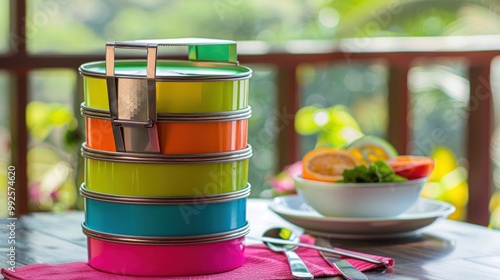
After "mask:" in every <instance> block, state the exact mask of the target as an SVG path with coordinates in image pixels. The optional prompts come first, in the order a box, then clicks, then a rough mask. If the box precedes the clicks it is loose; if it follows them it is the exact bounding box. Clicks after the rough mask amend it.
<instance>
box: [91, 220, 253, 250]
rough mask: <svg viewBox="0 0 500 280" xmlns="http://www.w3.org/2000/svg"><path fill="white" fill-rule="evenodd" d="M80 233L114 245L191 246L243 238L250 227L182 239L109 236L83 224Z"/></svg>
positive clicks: (183, 237)
mask: <svg viewBox="0 0 500 280" xmlns="http://www.w3.org/2000/svg"><path fill="white" fill-rule="evenodd" d="M82 231H83V234H85V235H86V236H87V237H89V238H93V239H97V240H101V241H108V242H115V243H125V244H134V245H192V244H203V243H213V242H222V241H227V240H233V239H236V238H240V237H243V236H245V235H247V234H248V233H249V232H250V226H249V225H248V223H247V224H246V225H245V226H243V227H241V228H239V229H236V230H232V231H227V232H222V233H217V234H209V235H198V236H182V237H161V236H158V237H144V236H129V235H118V234H109V233H104V232H99V231H95V230H91V229H89V228H88V227H86V226H85V222H82Z"/></svg>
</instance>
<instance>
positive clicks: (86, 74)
mask: <svg viewBox="0 0 500 280" xmlns="http://www.w3.org/2000/svg"><path fill="white" fill-rule="evenodd" d="M115 62H118V63H144V67H146V64H145V63H146V61H144V60H137V59H130V60H118V59H117V60H115ZM99 63H101V64H102V65H106V61H104V60H103V61H94V62H89V63H85V64H83V65H81V66H80V67H79V68H78V71H79V72H80V75H82V76H84V77H95V78H102V79H105V78H106V73H105V72H103V73H102V74H101V73H95V72H92V71H88V70H86V69H85V66H88V65H91V64H99ZM162 63H176V64H180V65H182V66H186V65H187V66H193V67H201V68H203V67H219V68H224V67H226V68H235V67H237V68H240V69H242V70H245V71H246V72H244V73H242V74H234V75H219V77H218V76H207V75H205V76H203V75H186V76H173V77H165V76H156V79H155V80H156V81H158V82H162V81H171V82H175V81H177V82H189V81H190V82H214V81H238V80H247V79H250V78H251V77H252V70H251V69H250V68H248V67H245V66H241V65H235V64H232V63H223V62H203V61H196V62H194V61H182V60H158V61H157V64H162ZM115 77H116V78H127V79H146V76H145V75H141V76H138V75H123V74H122V75H116V74H115Z"/></svg>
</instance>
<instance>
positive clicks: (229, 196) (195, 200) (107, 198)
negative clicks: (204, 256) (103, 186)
mask: <svg viewBox="0 0 500 280" xmlns="http://www.w3.org/2000/svg"><path fill="white" fill-rule="evenodd" d="M250 190H251V186H250V184H249V183H247V185H246V187H245V188H244V189H241V190H238V191H235V192H231V193H222V194H211V195H204V196H189V197H188V196H179V197H150V196H126V195H112V194H104V193H98V192H94V191H91V190H88V189H86V188H85V183H83V184H82V185H81V186H80V194H81V195H82V196H83V197H85V198H88V199H92V200H99V201H104V202H112V203H120V204H144V205H152V204H153V205H179V204H211V203H222V202H228V201H234V200H238V199H242V198H246V197H248V196H249V195H250Z"/></svg>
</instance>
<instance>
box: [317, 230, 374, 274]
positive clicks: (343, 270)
mask: <svg viewBox="0 0 500 280" xmlns="http://www.w3.org/2000/svg"><path fill="white" fill-rule="evenodd" d="M315 244H316V245H318V246H321V247H326V248H333V246H332V245H331V244H330V242H329V241H328V240H326V239H324V238H321V237H317V238H316V242H315ZM319 253H320V254H321V256H322V257H323V259H325V260H326V261H327V262H328V263H329V264H330V265H332V266H333V267H335V268H336V269H337V270H338V271H339V272H340V274H342V276H344V278H345V279H347V280H367V279H368V278H367V277H366V275H364V274H363V273H362V272H361V271H359V270H358V269H357V268H355V267H354V266H352V265H351V264H350V263H349V262H348V261H345V260H343V259H341V258H340V257H339V256H335V255H334V254H331V253H324V252H322V251H319Z"/></svg>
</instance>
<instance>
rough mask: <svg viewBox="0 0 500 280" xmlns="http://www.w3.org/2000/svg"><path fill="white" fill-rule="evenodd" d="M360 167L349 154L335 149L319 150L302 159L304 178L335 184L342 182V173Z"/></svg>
mask: <svg viewBox="0 0 500 280" xmlns="http://www.w3.org/2000/svg"><path fill="white" fill-rule="evenodd" d="M356 165H359V161H358V160H357V159H356V158H355V157H354V156H353V155H352V154H350V153H349V152H347V151H344V150H339V149H334V148H319V149H315V150H312V151H310V152H309V153H307V154H306V155H305V156H304V158H303V159H302V169H303V171H302V178H304V179H309V180H315V181H324V182H335V181H338V180H342V172H344V170H345V169H351V168H353V167H355V166H356Z"/></svg>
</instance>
